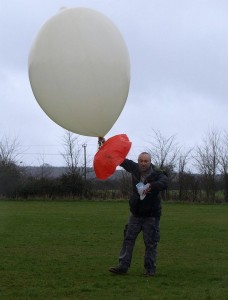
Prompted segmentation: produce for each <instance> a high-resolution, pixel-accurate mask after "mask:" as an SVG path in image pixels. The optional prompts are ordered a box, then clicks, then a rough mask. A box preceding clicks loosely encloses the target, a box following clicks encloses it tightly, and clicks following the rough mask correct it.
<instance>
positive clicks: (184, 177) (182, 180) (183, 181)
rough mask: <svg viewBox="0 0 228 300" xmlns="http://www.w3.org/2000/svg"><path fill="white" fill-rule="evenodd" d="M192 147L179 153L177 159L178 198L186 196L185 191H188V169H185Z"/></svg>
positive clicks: (185, 197)
mask: <svg viewBox="0 0 228 300" xmlns="http://www.w3.org/2000/svg"><path fill="white" fill-rule="evenodd" d="M192 150H193V149H189V150H187V151H184V152H183V151H182V153H180V155H179V159H178V181H179V200H182V199H186V200H187V198H188V195H187V191H188V188H189V187H188V182H189V180H188V177H189V176H188V175H189V173H190V171H187V170H186V168H187V164H188V162H189V160H190V154H191V152H192Z"/></svg>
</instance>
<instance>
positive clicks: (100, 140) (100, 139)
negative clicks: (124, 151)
mask: <svg viewBox="0 0 228 300" xmlns="http://www.w3.org/2000/svg"><path fill="white" fill-rule="evenodd" d="M104 142H105V138H103V137H99V138H98V149H100V147H101V146H102V145H103V144H104Z"/></svg>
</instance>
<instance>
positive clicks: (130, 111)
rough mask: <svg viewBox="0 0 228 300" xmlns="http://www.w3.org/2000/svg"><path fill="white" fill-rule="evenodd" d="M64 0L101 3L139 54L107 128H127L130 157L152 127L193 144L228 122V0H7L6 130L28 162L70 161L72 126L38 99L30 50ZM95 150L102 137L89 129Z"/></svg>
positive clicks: (1, 46)
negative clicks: (67, 138) (65, 143)
mask: <svg viewBox="0 0 228 300" xmlns="http://www.w3.org/2000/svg"><path fill="white" fill-rule="evenodd" d="M61 7H88V8H93V9H95V10H97V11H99V12H101V13H103V14H105V15H106V16H107V17H109V18H110V19H111V20H112V21H113V22H114V24H115V25H116V26H117V27H118V28H119V30H120V31H121V33H122V35H123V37H124V39H125V41H126V44H127V47H128V50H129V54H130V60H131V83H130V92H129V96H128V99H127V102H126V105H125V107H124V109H123V111H122V113H121V115H120V117H119V119H118V120H117V121H116V123H115V124H114V126H113V128H112V129H111V131H110V132H109V133H108V134H107V135H106V138H109V137H111V136H113V135H116V134H120V133H125V134H127V135H128V137H129V139H130V140H131V141H132V143H133V145H132V149H131V152H130V153H129V157H132V158H135V156H137V155H138V153H139V151H141V150H144V148H145V147H148V143H147V142H148V141H149V139H150V138H149V137H150V136H151V135H152V129H155V130H159V131H161V133H162V134H163V135H165V136H170V135H176V139H177V141H178V142H179V143H180V144H181V145H183V146H185V147H192V146H194V145H195V144H197V143H199V142H200V141H201V139H202V137H203V136H204V135H205V133H206V132H207V131H208V129H210V128H212V127H213V128H215V129H217V130H227V129H228V117H227V115H228V84H227V79H228V1H227V0H191V1H189V0H179V1H178V0H140V1H139V0H137V1H136V0H122V1H120V0H119V1H118V0H109V1H108V0H104V1H98V0H97V1H96V0H91V1H67V0H65V1H64V0H45V1H44V0H33V1H31V0H14V1H12V0H11V1H10V0H1V1H0V101H1V118H0V138H1V137H2V136H10V137H12V138H13V137H18V139H19V141H20V143H21V145H22V148H21V149H22V150H23V152H24V153H23V155H22V156H21V161H22V162H23V164H25V165H39V164H41V163H43V160H44V161H45V163H49V164H51V165H63V159H62V156H61V155H60V154H59V153H60V152H61V151H62V150H61V148H62V141H61V139H62V137H63V135H64V129H62V128H61V127H60V126H58V125H57V124H55V123H54V122H53V121H52V120H50V119H49V118H48V117H47V115H46V114H45V113H44V112H43V111H42V109H41V108H40V107H39V105H38V104H37V102H36V100H35V98H34V96H33V93H32V90H31V87H30V83H29V79H28V55H29V51H30V48H31V45H32V42H33V40H34V39H35V36H36V34H37V33H38V31H39V30H40V28H41V26H42V25H43V24H44V23H45V22H46V21H47V20H48V19H49V18H51V17H52V16H53V15H55V14H56V13H57V12H58V11H59V9H60V8H61ZM81 140H82V142H86V143H87V153H88V155H89V156H90V157H91V158H92V157H93V155H94V154H95V153H96V150H97V139H96V138H88V137H84V136H82V137H81Z"/></svg>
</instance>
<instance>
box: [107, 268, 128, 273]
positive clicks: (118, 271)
mask: <svg viewBox="0 0 228 300" xmlns="http://www.w3.org/2000/svg"><path fill="white" fill-rule="evenodd" d="M109 272H111V273H115V274H118V275H124V274H126V273H127V270H126V269H123V268H121V267H120V266H117V267H112V268H110V269H109Z"/></svg>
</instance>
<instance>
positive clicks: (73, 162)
mask: <svg viewBox="0 0 228 300" xmlns="http://www.w3.org/2000/svg"><path fill="white" fill-rule="evenodd" d="M82 145H83V143H81V142H80V140H79V136H77V135H75V134H74V133H72V132H70V131H65V135H64V136H63V147H64V152H63V153H61V154H62V156H63V158H64V160H65V162H66V165H67V167H68V172H69V173H70V174H77V173H78V171H79V163H80V160H81V152H82Z"/></svg>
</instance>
